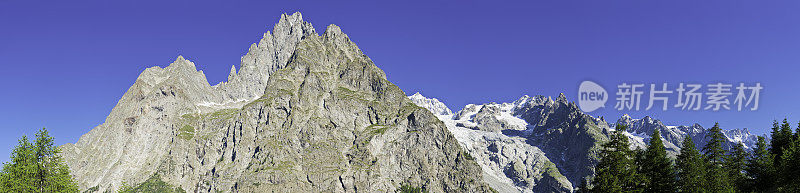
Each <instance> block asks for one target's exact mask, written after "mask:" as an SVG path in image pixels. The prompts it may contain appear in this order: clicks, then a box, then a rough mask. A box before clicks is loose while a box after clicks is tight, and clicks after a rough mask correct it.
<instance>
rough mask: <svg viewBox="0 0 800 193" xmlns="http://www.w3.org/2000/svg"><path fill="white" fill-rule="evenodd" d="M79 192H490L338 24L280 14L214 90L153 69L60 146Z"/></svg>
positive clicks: (186, 74) (193, 75)
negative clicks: (147, 185) (151, 187)
mask: <svg viewBox="0 0 800 193" xmlns="http://www.w3.org/2000/svg"><path fill="white" fill-rule="evenodd" d="M62 148H63V149H64V152H63V155H64V159H65V161H66V162H67V164H68V165H69V166H70V170H71V171H72V174H73V176H75V178H76V180H77V182H78V185H79V187H80V189H81V190H87V189H93V190H97V191H101V192H102V191H112V192H114V191H116V190H118V189H119V187H121V186H122V184H123V183H125V184H129V185H136V184H139V183H141V182H143V181H145V180H147V179H150V178H152V177H153V176H157V177H158V178H160V179H159V180H162V181H164V182H165V183H166V184H169V185H172V186H175V187H179V188H182V189H184V190H186V191H190V192H213V191H230V192H239V191H242V192H262V191H268V190H272V191H281V192H297V191H300V192H309V191H331V192H355V191H368V192H383V191H393V190H395V189H398V188H399V187H400V186H410V187H421V188H424V189H426V190H429V191H433V192H452V191H459V192H489V191H491V189H490V188H489V186H487V185H486V184H485V183H484V182H483V180H482V176H481V175H480V171H481V169H480V167H479V166H478V165H477V163H476V162H475V161H474V160H473V159H470V157H469V156H468V155H469V154H467V153H465V152H464V150H463V149H462V148H461V147H460V146H459V145H457V141H456V139H455V138H454V137H453V135H452V134H451V133H450V132H448V131H447V130H446V126H445V125H444V124H443V123H442V122H441V121H440V120H438V119H437V118H436V117H435V116H434V115H432V114H431V113H430V112H429V111H427V110H425V109H422V108H419V107H417V106H416V105H414V104H413V103H411V101H410V99H408V98H407V97H406V94H405V93H404V92H403V91H402V90H400V89H399V88H398V87H397V86H396V85H394V84H392V83H391V82H389V81H388V80H387V79H386V75H385V73H384V72H383V71H382V70H380V69H379V68H378V67H377V66H376V65H375V64H374V63H373V62H372V60H371V59H369V57H367V56H366V55H364V54H363V53H362V52H361V50H360V49H359V48H358V47H357V46H356V45H355V43H353V42H352V41H350V39H349V37H348V36H347V35H345V34H344V33H342V31H341V29H339V27H338V26H336V25H329V26H328V27H327V28H326V31H325V32H324V33H323V34H322V35H318V34H317V33H316V32H315V31H314V30H313V27H312V26H311V24H310V23H307V22H305V21H303V20H302V15H301V14H300V13H299V12H298V13H294V14H292V15H288V14H284V15H282V16H281V19H280V20H279V22H278V23H277V24H276V25H275V27H274V28H273V32H272V33H270V32H267V33H265V35H264V38H262V39H261V40H260V41H259V42H258V43H257V44H252V45H251V46H250V49H249V51H248V54H247V55H245V56H243V57H242V64H241V65H240V68H239V69H238V71H237V70H236V68H235V67H232V68H231V72H230V74H229V80H228V81H226V82H222V83H220V84H217V85H214V86H211V85H210V84H209V83H208V81H207V79H205V75H204V74H203V73H202V72H200V71H197V70H196V68H194V64H193V63H192V62H190V61H187V60H185V59H184V58H183V57H182V56H179V57H178V59H176V61H175V62H173V63H172V64H170V65H169V66H167V67H165V68H161V67H152V68H148V69H146V70H145V71H144V72H142V74H141V75H140V76H139V78H137V81H136V82H135V83H134V85H133V86H131V88H129V89H128V91H127V92H126V93H125V94H124V95H123V97H122V99H121V100H120V101H119V102H118V103H117V106H115V107H114V109H113V110H112V113H111V114H110V115H109V117H108V118H107V119H106V122H105V123H103V124H101V125H100V126H98V127H96V128H94V129H92V130H91V131H89V132H88V133H86V134H84V135H83V136H82V137H81V138H80V139H79V140H78V142H77V143H75V144H66V145H64V146H62Z"/></svg>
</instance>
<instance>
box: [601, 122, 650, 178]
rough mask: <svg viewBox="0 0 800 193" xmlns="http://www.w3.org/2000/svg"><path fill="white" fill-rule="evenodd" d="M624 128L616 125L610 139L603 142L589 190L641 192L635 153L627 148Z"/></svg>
mask: <svg viewBox="0 0 800 193" xmlns="http://www.w3.org/2000/svg"><path fill="white" fill-rule="evenodd" d="M625 129H626V127H625V126H624V125H617V128H616V131H615V132H614V134H613V135H611V136H610V138H611V140H610V141H609V142H608V143H605V144H603V149H602V150H601V152H600V163H598V164H597V176H596V177H595V178H594V179H595V180H594V181H593V182H592V184H593V186H592V188H591V190H590V191H591V192H599V193H607V192H609V193H610V192H614V193H616V192H642V188H641V186H640V185H639V178H640V176H639V174H637V171H636V165H635V163H634V156H635V155H634V153H633V151H631V150H630V148H629V147H630V145H629V143H628V137H626V136H625V135H623V132H624V131H625Z"/></svg>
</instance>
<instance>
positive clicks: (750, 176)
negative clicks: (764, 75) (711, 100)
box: [576, 120, 800, 193]
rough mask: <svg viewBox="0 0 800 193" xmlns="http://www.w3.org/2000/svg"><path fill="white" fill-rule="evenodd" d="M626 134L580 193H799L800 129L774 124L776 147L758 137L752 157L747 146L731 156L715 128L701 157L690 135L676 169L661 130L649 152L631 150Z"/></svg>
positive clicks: (614, 140)
mask: <svg viewBox="0 0 800 193" xmlns="http://www.w3.org/2000/svg"><path fill="white" fill-rule="evenodd" d="M624 129H625V128H624V127H621V128H620V126H618V128H617V132H615V133H614V134H613V135H612V136H611V141H610V142H608V143H606V144H604V145H603V150H602V151H601V159H600V163H598V164H597V167H596V171H597V174H596V176H594V180H593V181H591V182H592V183H591V184H590V185H591V186H590V188H589V189H586V188H583V187H586V186H587V185H586V184H582V185H581V186H579V187H580V188H578V189H576V191H577V192H791V193H795V192H800V180H798V179H800V126H798V129H797V130H798V132H797V133H793V132H792V130H791V129H790V128H789V123H788V121H786V120H784V121H783V123H782V124H779V123H778V122H777V121H774V122H773V127H772V137H771V138H772V141H771V142H772V143H773V144H772V146H769V145H768V143H767V140H766V137H763V136H759V137H758V142H757V143H756V145H755V147H754V149H753V151H752V154H751V153H748V152H747V151H745V150H744V147H743V144H736V145H735V146H733V147H732V148H731V149H730V151H726V150H725V149H724V148H723V147H724V145H725V144H726V143H727V140H726V139H725V136H724V135H723V134H722V129H721V128H720V127H719V124H714V127H712V128H709V129H708V131H707V134H706V137H707V138H708V140H707V143H706V145H705V146H703V148H702V152H703V153H702V154H701V153H700V151H698V149H697V148H696V147H695V144H694V141H693V140H692V137H691V136H686V138H685V139H684V140H683V143H682V144H681V150H680V154H679V155H678V156H677V160H676V166H673V165H672V162H671V160H670V159H669V158H668V157H667V156H666V150H665V147H664V145H663V141H662V140H661V138H660V134H659V133H660V131H658V130H656V131H654V132H653V134H652V135H651V140H650V142H649V144H648V148H647V149H646V150H639V149H637V150H635V151H632V150H630V149H629V148H628V141H627V137H625V136H624V135H622V134H621V131H624ZM632 163H635V165H631V164H632ZM634 180H638V182H636V181H634Z"/></svg>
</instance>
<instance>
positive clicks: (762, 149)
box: [745, 136, 777, 192]
mask: <svg viewBox="0 0 800 193" xmlns="http://www.w3.org/2000/svg"><path fill="white" fill-rule="evenodd" d="M772 156H773V155H772V154H770V153H769V150H768V148H767V141H766V139H764V137H763V136H758V142H757V143H756V148H755V149H754V150H753V155H752V156H751V157H750V159H748V160H747V166H746V168H745V171H746V173H747V177H748V178H749V179H750V180H749V182H748V183H747V187H748V188H746V189H745V191H746V192H774V190H775V179H776V177H777V171H776V170H775V166H774V165H773V161H772V160H773V157H772Z"/></svg>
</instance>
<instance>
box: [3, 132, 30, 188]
mask: <svg viewBox="0 0 800 193" xmlns="http://www.w3.org/2000/svg"><path fill="white" fill-rule="evenodd" d="M18 143H19V144H18V145H17V146H16V147H14V149H13V150H11V162H10V163H6V164H4V165H3V172H2V187H0V192H37V190H38V189H37V188H36V185H35V181H34V179H35V176H36V169H37V168H35V166H36V165H37V163H36V162H35V161H36V160H35V156H34V152H33V144H31V142H30V141H28V137H26V136H22V138H21V139H19V140H18Z"/></svg>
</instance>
